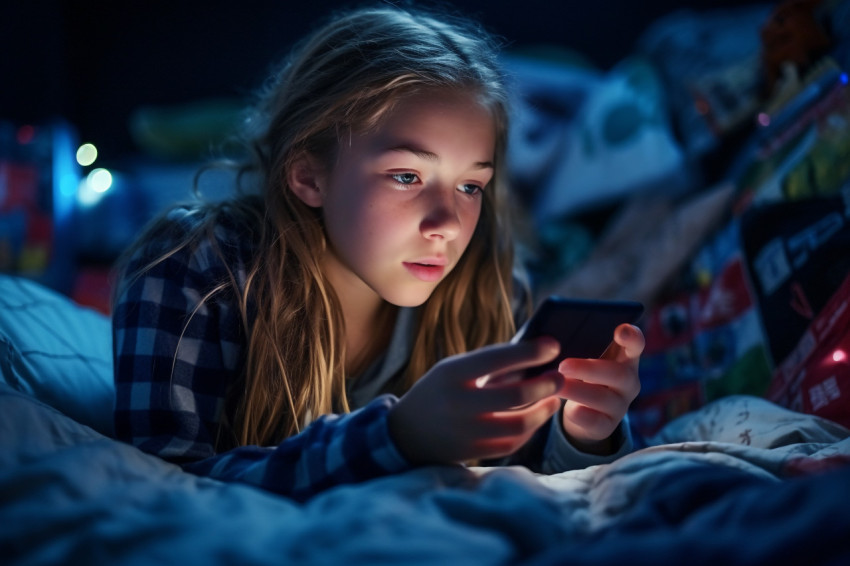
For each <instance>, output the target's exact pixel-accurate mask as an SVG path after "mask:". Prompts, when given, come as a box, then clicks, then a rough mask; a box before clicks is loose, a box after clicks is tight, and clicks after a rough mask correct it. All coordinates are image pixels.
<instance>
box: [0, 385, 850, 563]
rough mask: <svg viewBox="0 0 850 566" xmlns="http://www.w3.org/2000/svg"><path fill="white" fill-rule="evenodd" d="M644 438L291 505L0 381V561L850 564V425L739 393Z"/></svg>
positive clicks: (398, 479) (406, 477)
mask: <svg viewBox="0 0 850 566" xmlns="http://www.w3.org/2000/svg"><path fill="white" fill-rule="evenodd" d="M649 442H650V444H651V445H650V446H648V447H646V448H643V449H641V450H638V451H636V452H634V453H633V454H631V455H629V456H626V457H624V458H622V459H620V460H618V461H616V462H614V463H611V464H607V465H602V466H595V467H591V468H588V469H584V470H575V471H570V472H565V473H562V474H557V475H553V476H541V475H536V474H533V473H531V472H530V471H528V470H526V469H524V468H519V467H511V468H464V467H459V466H458V467H424V468H420V469H417V470H414V471H412V472H410V473H406V474H400V475H397V476H390V477H386V478H382V479H378V480H374V481H371V482H368V483H364V484H359V485H349V486H342V487H339V488H335V489H331V490H329V491H327V492H324V493H322V494H320V495H318V496H316V497H315V498H313V499H311V500H309V501H307V502H306V503H304V504H297V503H295V502H293V501H291V500H288V499H286V498H284V497H280V496H276V495H272V494H268V493H265V492H262V491H260V490H257V489H254V488H251V487H248V486H244V485H238V484H225V483H221V482H217V481H214V480H210V479H207V478H199V477H196V476H193V475H191V474H188V473H185V472H183V471H182V470H181V469H180V468H178V467H176V466H173V465H171V464H167V463H165V462H163V461H161V460H159V459H157V458H155V457H153V456H150V455H147V454H144V453H142V452H140V451H139V450H137V449H135V448H134V447H132V446H129V445H126V444H122V443H119V442H116V441H114V440H112V439H109V438H108V437H105V436H103V435H101V434H99V433H97V432H95V431H94V430H92V429H90V428H88V427H85V426H83V425H80V424H78V423H76V422H75V421H73V420H72V419H69V418H68V417H66V416H64V415H62V414H61V413H59V412H58V411H56V410H54V409H52V408H50V407H47V406H46V405H44V404H42V403H40V402H38V401H36V400H34V399H33V398H31V397H29V396H27V395H24V394H21V393H18V392H14V391H12V390H11V389H10V388H8V387H5V386H0V525H2V528H1V529H0V556H2V557H3V560H4V564H151V563H156V564H180V565H181V566H186V565H187V564H195V563H197V564H280V563H286V564H311V565H313V564H378V565H380V564H443V565H445V564H517V563H527V564H534V565H538V564H564V563H576V564H585V563H587V564H591V563H593V564H614V563H618V564H622V563H624V562H628V563H629V564H642V563H649V562H650V561H651V562H652V563H654V564H658V563H661V564H664V563H676V564H681V563H687V564H689V565H691V564H701V563H706V564H708V563H710V562H712V561H713V560H716V559H718V557H722V558H723V559H724V562H723V563H730V564H756V563H762V561H763V559H765V560H766V559H771V560H772V559H773V558H776V557H777V556H783V555H782V554H781V553H783V552H789V553H791V554H787V556H792V557H804V558H805V560H802V558H801V560H802V563H807V564H832V563H837V562H835V560H838V559H840V558H844V559H846V558H847V557H850V547H848V545H850V537H847V536H846V534H847V533H850V513H847V512H846V505H847V501H850V498H848V496H850V466H848V464H847V463H848V459H850V431H848V430H846V429H844V428H842V427H840V426H838V425H834V424H832V423H830V422H828V421H824V420H822V419H818V418H816V417H812V416H808V415H802V414H796V413H792V412H790V411H787V410H785V409H781V408H779V407H777V406H775V405H772V404H770V403H768V402H767V401H764V400H761V399H756V398H750V397H732V398H727V399H722V400H720V401H717V402H715V403H713V404H711V405H709V406H707V407H706V408H704V409H702V410H700V411H698V412H695V413H692V414H690V415H686V416H685V417H682V418H681V419H679V420H678V421H675V422H674V423H671V424H670V425H668V426H667V427H666V428H665V429H664V430H663V431H662V432H661V434H660V435H659V436H657V437H655V438H652V439H649ZM778 553H780V554H778ZM712 563H716V562H712Z"/></svg>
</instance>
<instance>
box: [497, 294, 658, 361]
mask: <svg viewBox="0 0 850 566" xmlns="http://www.w3.org/2000/svg"><path fill="white" fill-rule="evenodd" d="M642 314H643V305H642V304H641V303H639V302H637V301H602V300H586V299H567V298H564V297H558V296H552V297H548V298H547V299H546V300H544V301H543V302H542V303H541V304H540V306H538V307H537V309H536V310H535V311H534V314H532V315H531V318H529V319H528V321H527V322H526V323H525V324H524V325H523V326H522V327H521V328H520V329H519V331H518V332H517V334H516V336H514V338H513V340H511V341H512V342H518V341H520V340H529V339H532V338H536V337H538V336H551V337H553V338H555V339H556V340H558V342H559V343H560V345H561V353H560V355H559V356H558V357H557V358H556V359H555V360H553V361H551V362H549V363H547V364H544V365H542V366H538V367H534V368H529V369H527V370H524V372H523V378H526V377H532V376H535V375H540V374H541V373H543V372H545V371H549V370H550V369H555V368H557V367H558V364H559V363H560V362H561V361H562V360H563V359H564V358H598V357H600V356H601V355H602V354H603V353H604V352H605V350H606V349H607V348H608V346H609V345H610V344H611V341H612V340H613V339H614V330H615V329H616V328H617V326H619V325H620V324H623V323H629V324H634V323H636V322H637V321H638V320H639V319H640V317H641V315H642Z"/></svg>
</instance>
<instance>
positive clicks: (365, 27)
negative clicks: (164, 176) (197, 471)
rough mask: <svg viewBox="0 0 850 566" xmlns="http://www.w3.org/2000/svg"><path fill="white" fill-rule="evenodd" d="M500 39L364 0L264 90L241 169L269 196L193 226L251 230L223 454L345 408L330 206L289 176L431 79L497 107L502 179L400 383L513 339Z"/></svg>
mask: <svg viewBox="0 0 850 566" xmlns="http://www.w3.org/2000/svg"><path fill="white" fill-rule="evenodd" d="M496 48H497V45H496V42H495V41H494V39H493V38H492V36H490V35H489V34H487V33H486V32H485V31H484V30H482V29H481V28H480V27H479V26H477V25H475V24H473V23H472V22H469V21H467V20H464V19H461V18H458V17H456V16H449V15H445V14H442V15H440V16H435V15H433V14H430V13H426V12H422V11H411V10H405V9H400V8H397V7H392V6H386V5H381V6H379V7H375V8H361V9H358V10H354V11H350V12H346V13H343V14H339V15H337V16H336V17H333V18H332V19H331V20H330V21H329V23H327V24H326V25H325V26H324V27H321V28H319V29H318V30H316V31H315V32H314V33H313V34H312V35H311V36H309V37H308V38H307V40H306V41H305V42H304V43H302V44H300V45H299V46H297V47H296V49H295V50H294V51H293V52H292V54H291V56H290V58H289V59H288V60H287V61H286V62H284V64H283V65H282V66H281V67H280V69H279V70H278V71H277V72H276V73H274V75H273V76H272V77H271V79H270V80H269V81H268V82H267V84H265V85H264V88H263V90H262V91H261V92H260V97H259V99H258V103H257V104H256V105H255V107H254V109H253V113H252V114H251V115H250V117H249V119H248V120H247V122H246V126H247V127H246V137H245V141H246V145H247V147H248V149H249V150H250V151H249V154H250V158H249V159H248V160H247V161H246V162H245V163H244V164H243V165H242V166H241V168H240V173H242V174H246V175H240V177H244V178H255V179H259V180H260V188H261V195H260V196H259V197H258V196H250V195H245V196H242V197H239V198H236V199H233V200H232V201H231V202H229V203H227V205H225V206H219V207H217V208H216V207H207V210H208V212H210V213H209V214H207V216H206V220H205V221H204V222H203V223H202V225H201V226H200V227H199V229H198V230H196V231H195V233H194V235H193V238H194V241H197V240H198V239H200V238H202V237H208V236H209V235H210V234H211V231H212V228H213V227H214V225H215V223H216V219H217V218H218V214H219V213H220V212H221V211H222V210H223V209H225V208H226V209H227V210H228V211H229V212H228V213H229V214H236V215H238V216H240V217H241V218H242V219H243V221H244V222H245V223H246V224H247V225H249V226H252V227H253V228H254V229H255V231H256V242H257V244H256V247H255V250H256V254H255V256H254V258H255V259H254V262H253V263H252V264H251V265H250V266H248V269H247V276H246V278H245V280H244V284H241V283H240V282H239V281H237V278H236V277H235V276H232V277H231V278H230V280H229V281H224V282H221V283H220V285H219V286H218V289H220V290H224V289H229V290H230V292H232V293H234V294H235V296H237V297H240V300H239V301H238V304H239V308H240V311H241V315H242V320H243V325H244V327H245V332H246V333H247V336H248V350H247V360H246V364H245V367H244V370H243V372H242V375H241V379H240V380H239V382H238V383H234V384H232V385H231V387H230V389H229V392H228V398H227V409H226V410H225V415H224V416H223V419H224V420H223V425H224V426H223V427H222V428H223V429H225V432H224V433H223V435H222V436H220V438H219V440H218V443H217V444H218V446H217V447H218V448H219V449H221V448H226V447H230V446H234V445H246V444H261V445H268V444H275V443H277V442H279V441H280V440H282V439H283V438H285V437H287V436H289V435H292V434H294V433H296V432H298V431H299V430H300V429H301V428H302V427H303V425H304V424H305V423H306V422H308V421H309V420H311V419H313V418H316V417H317V416H319V415H322V414H327V413H330V412H334V411H347V410H348V409H349V407H348V403H347V400H346V393H345V378H346V375H345V371H344V366H343V360H344V359H345V352H344V344H345V340H344V331H345V329H344V324H343V320H342V315H341V309H340V305H339V302H338V299H337V297H336V295H335V294H334V292H333V290H332V288H331V285H330V283H329V282H328V281H327V279H326V278H325V276H324V274H323V272H322V269H321V267H320V259H321V257H322V254H323V253H325V250H326V247H327V245H328V244H327V241H326V238H325V231H324V228H323V225H322V218H321V211H317V210H315V209H312V208H310V207H308V206H306V205H305V204H304V203H302V202H301V201H300V200H299V199H298V198H297V197H295V195H294V194H293V193H292V191H291V190H290V189H289V186H288V183H287V172H288V171H289V168H290V166H291V164H292V163H293V162H294V161H295V160H296V159H298V158H299V157H300V156H303V155H304V154H305V153H307V154H310V155H312V156H314V157H316V158H318V159H320V160H321V162H322V163H323V164H324V165H326V166H328V167H332V166H333V162H334V159H335V157H336V151H337V148H338V147H339V144H340V143H344V140H345V139H347V137H348V136H350V135H351V134H352V133H355V132H362V131H365V130H367V129H369V128H375V127H380V122H381V118H382V116H383V115H384V114H385V113H386V112H387V111H388V110H390V109H391V108H392V105H393V103H394V102H395V101H397V100H399V98H400V97H402V96H405V95H407V94H410V93H413V92H417V91H421V90H424V89H434V88H447V89H464V91H466V92H470V93H472V94H475V95H477V96H479V97H480V98H481V99H482V100H483V101H484V102H485V103H486V104H487V105H488V106H489V108H490V109H491V112H492V115H493V119H494V123H495V125H496V131H497V136H496V138H497V139H496V148H495V160H494V166H495V171H496V174H495V176H494V179H493V180H492V181H491V183H490V186H488V187H487V189H486V190H485V191H484V195H485V196H484V199H483V205H482V211H481V215H480V219H479V222H478V225H477V227H476V230H475V234H474V235H473V238H472V241H471V242H470V244H469V246H468V248H467V249H466V251H465V253H464V255H463V256H462V258H461V260H460V261H459V263H458V264H457V266H456V267H455V268H454V269H453V270H452V272H451V273H450V274H449V275H448V276H447V278H446V279H445V280H444V281H443V282H441V283H440V285H438V287H437V288H436V290H435V291H434V293H433V294H432V295H431V297H430V298H429V299H428V300H427V301H426V302H425V304H424V305H423V306H422V307H421V308H420V309H419V318H418V323H417V324H418V328H417V332H416V338H415V345H414V348H413V352H412V355H411V359H410V361H409V364H408V367H407V369H406V373H405V380H404V383H403V389H406V388H407V387H409V386H410V385H412V384H413V383H414V382H415V381H416V380H417V379H419V378H420V377H421V376H422V375H423V374H424V373H425V372H426V371H427V370H428V369H429V368H430V367H431V366H432V365H433V364H434V363H436V362H437V361H438V360H439V359H440V358H441V357H444V356H448V355H453V354H457V353H461V352H466V351H469V350H472V349H475V348H478V347H481V346H484V345H486V344H489V343H494V342H500V341H504V340H507V339H508V338H509V337H510V335H511V334H512V332H513V330H514V324H513V316H512V308H511V299H512V295H513V279H512V268H513V247H512V236H511V232H510V226H509V223H508V222H507V221H506V210H507V203H506V199H507V190H506V186H505V182H504V172H503V166H504V154H505V143H506V138H507V94H506V92H505V88H504V82H503V79H502V76H501V72H500V70H499V65H498V62H497V50H496ZM154 232H155V230H154ZM148 234H151V232H148ZM143 239H144V237H143ZM190 244H191V242H190V241H187V242H184V243H182V244H181V246H182V245H190ZM209 298H210V295H207V296H206V297H204V299H203V300H208V299H209Z"/></svg>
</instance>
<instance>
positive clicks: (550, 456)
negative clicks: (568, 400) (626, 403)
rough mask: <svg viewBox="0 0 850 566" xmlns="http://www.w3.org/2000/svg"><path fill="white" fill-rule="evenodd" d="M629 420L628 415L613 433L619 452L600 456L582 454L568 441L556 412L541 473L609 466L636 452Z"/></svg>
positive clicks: (550, 426) (550, 424)
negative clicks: (600, 465) (601, 465)
mask: <svg viewBox="0 0 850 566" xmlns="http://www.w3.org/2000/svg"><path fill="white" fill-rule="evenodd" d="M628 418H629V417H628V415H626V416H625V417H623V420H622V421H621V422H620V424H619V426H617V429H616V430H615V431H614V433H613V440H614V446H616V447H617V450H616V451H615V452H613V453H612V454H607V455H604V456H599V455H596V454H588V453H586V452H582V451H580V450H579V449H578V448H576V447H575V446H573V445H572V444H571V443H570V441H569V440H567V436H566V434H565V433H564V428H563V425H561V411H558V412H556V413H555V414H554V415H553V416H552V418H551V419H550V423H549V426H548V428H549V434H548V437H547V439H546V444H545V446H544V448H543V459H542V462H541V465H540V471H541V472H543V473H544V474H555V473H559V472H565V471H568V470H576V469H581V468H587V467H590V466H595V465H598V464H608V463H610V462H613V461H614V460H617V459H618V458H622V457H623V456H625V455H626V454H628V453H630V452H631V451H632V450H634V441H633V439H632V435H631V427H629V423H628ZM544 426H545V425H544Z"/></svg>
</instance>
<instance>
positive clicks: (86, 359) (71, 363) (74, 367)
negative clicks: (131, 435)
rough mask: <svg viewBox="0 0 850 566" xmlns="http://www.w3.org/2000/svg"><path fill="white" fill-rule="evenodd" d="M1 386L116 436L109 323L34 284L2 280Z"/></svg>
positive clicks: (12, 278)
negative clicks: (31, 397)
mask: <svg viewBox="0 0 850 566" xmlns="http://www.w3.org/2000/svg"><path fill="white" fill-rule="evenodd" d="M0 381H2V382H4V383H7V384H8V385H10V386H11V387H12V388H14V389H16V390H17V391H20V392H22V393H27V394H29V395H32V396H33V397H35V398H36V399H38V400H40V401H42V402H43V403H46V404H48V405H50V406H52V407H54V408H55V409H58V410H59V411H61V412H63V413H64V414H66V415H67V416H69V417H71V418H73V419H74V420H76V421H78V422H80V423H82V424H85V425H88V426H90V427H91V428H93V429H95V430H96V431H98V432H100V433H102V434H106V435H111V434H112V431H113V426H112V408H113V402H114V396H115V393H114V385H113V377H112V330H111V325H110V321H109V318H108V317H107V316H105V315H103V314H101V313H99V312H97V311H94V310H92V309H89V308H85V307H81V306H79V305H77V304H75V303H74V302H73V301H71V300H70V299H69V298H68V297H66V296H64V295H62V294H60V293H57V292H56V291H53V290H51V289H49V288H47V287H45V286H43V285H40V284H38V283H36V282H34V281H31V280H28V279H25V278H22V277H15V276H10V275H0Z"/></svg>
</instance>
